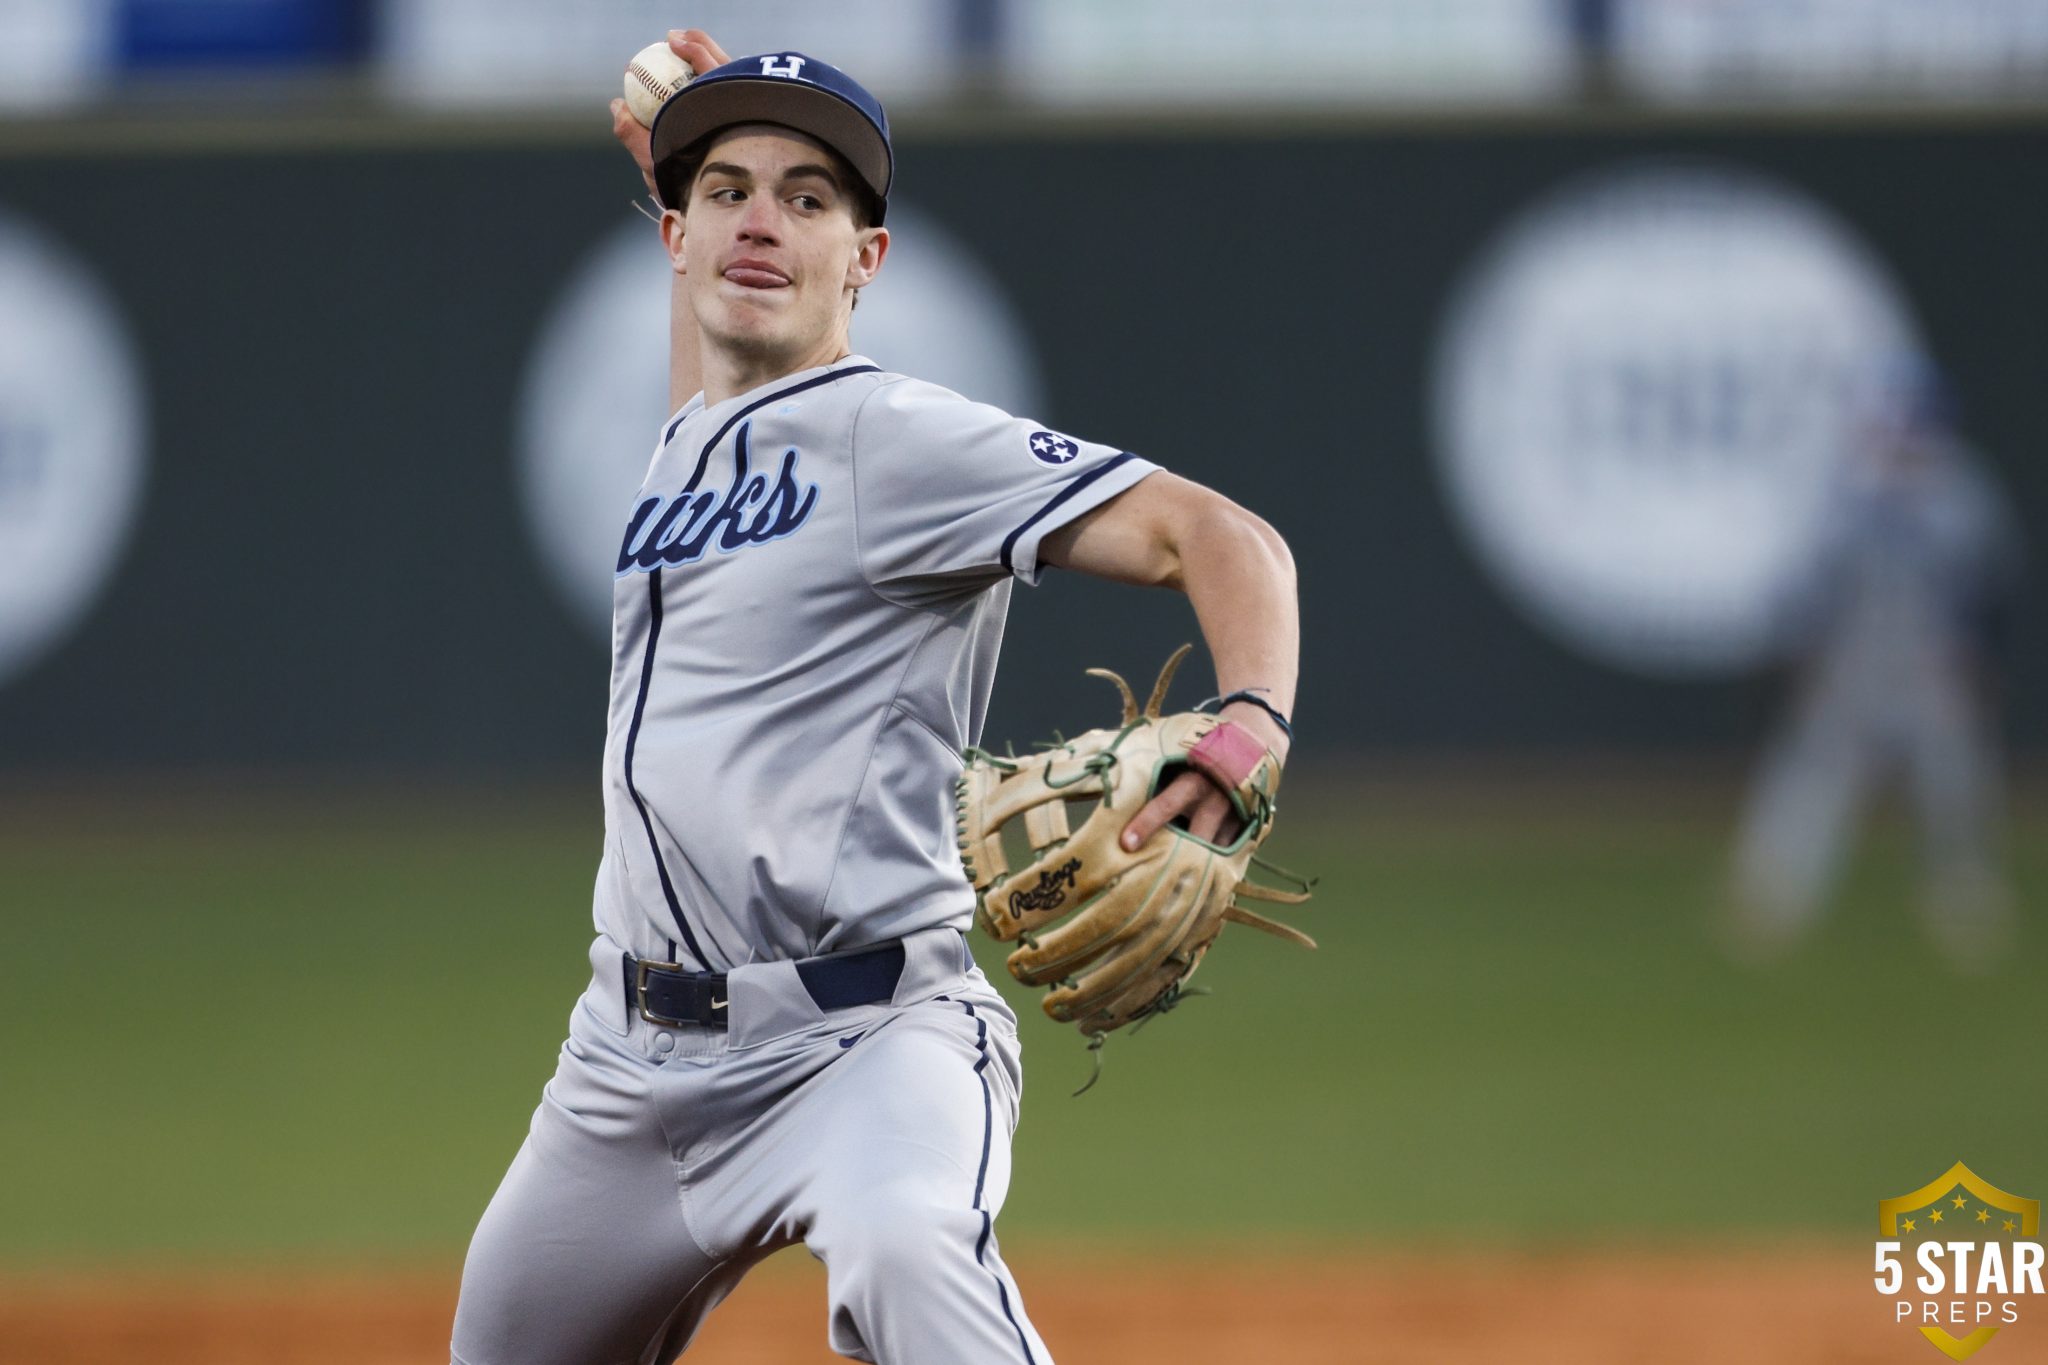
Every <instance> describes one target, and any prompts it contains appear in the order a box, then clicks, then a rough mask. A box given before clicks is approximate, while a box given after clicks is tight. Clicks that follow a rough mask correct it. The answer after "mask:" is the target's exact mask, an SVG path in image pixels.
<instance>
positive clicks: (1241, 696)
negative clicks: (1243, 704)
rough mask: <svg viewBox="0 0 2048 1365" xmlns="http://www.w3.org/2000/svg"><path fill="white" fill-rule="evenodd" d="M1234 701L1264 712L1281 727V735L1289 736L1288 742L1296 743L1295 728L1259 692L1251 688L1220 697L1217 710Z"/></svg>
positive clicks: (1277, 708) (1217, 700)
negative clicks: (1248, 703) (1244, 702)
mask: <svg viewBox="0 0 2048 1365" xmlns="http://www.w3.org/2000/svg"><path fill="white" fill-rule="evenodd" d="M1234 701H1248V702H1250V703H1251V704H1252V705H1253V706H1256V707H1258V708H1259V709H1260V710H1261V711H1264V712H1265V713H1266V714H1267V715H1269V716H1271V717H1272V718H1273V723H1274V724H1275V725H1277V726H1279V727H1280V733H1281V734H1283V735H1285V736H1287V742H1288V743H1289V744H1292V743H1294V726H1293V725H1291V724H1289V723H1288V720H1287V717H1285V716H1283V715H1281V714H1280V708H1279V707H1277V706H1275V705H1273V703H1272V702H1269V701H1267V700H1266V699H1265V698H1264V697H1262V696H1260V695H1259V694H1258V693H1257V692H1254V691H1252V690H1251V689H1250V688H1240V689H1239V690H1238V691H1235V692H1232V693H1231V694H1230V695H1229V696H1227V697H1218V698H1217V699H1216V709H1217V710H1218V711H1221V710H1222V709H1223V708H1224V707H1226V706H1228V705H1230V703H1232V702H1234Z"/></svg>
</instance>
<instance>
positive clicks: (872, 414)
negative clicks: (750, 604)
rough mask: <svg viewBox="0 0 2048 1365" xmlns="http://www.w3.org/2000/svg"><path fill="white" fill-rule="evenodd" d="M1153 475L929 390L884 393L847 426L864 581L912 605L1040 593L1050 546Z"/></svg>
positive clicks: (905, 382)
mask: <svg viewBox="0 0 2048 1365" xmlns="http://www.w3.org/2000/svg"><path fill="white" fill-rule="evenodd" d="M1158 468H1159V467H1158V466H1157V465H1155V464H1153V463H1151V462H1150V461H1148V460H1142V459H1139V458H1138V457H1137V456H1135V455H1133V454H1131V453H1130V452H1128V451H1123V450H1118V449H1117V448H1115V447H1114V446H1105V445H1097V444H1095V443H1093V442H1089V441H1081V440H1077V439H1075V438H1074V437H1071V436H1067V435H1064V434H1062V433H1060V432H1057V431H1054V430H1051V429H1049V428H1047V427H1046V426H1045V425H1044V424H1042V423H1040V422H1036V421H1033V420H1032V419H1030V418H1025V417H1012V416H1011V415H1010V414H1009V413H1007V412H1004V411H1003V410H1002V409H1000V408H993V407H990V406H988V405H987V404H985V403H976V402H972V401H970V400H968V399H965V398H962V397H961V396H960V395H959V394H957V393H954V392H952V391H951V390H949V389H942V388H940V387H938V386H937V385H935V384H926V383H922V382H920V381H917V380H911V379H901V380H895V381H892V382H890V383H887V384H883V385H880V386H879V387H877V388H876V390H875V391H874V392H873V393H872V394H870V395H869V397H868V399H867V401H866V402H865V403H864V404H863V405H862V407H861V410H860V412H859V414H858V415H857V416H856V418H855V419H854V426H853V479H854V505H855V518H856V522H857V526H858V531H857V534H858V537H859V542H860V558H861V569H862V571H863V572H864V573H865V574H866V575H867V578H868V581H869V582H870V583H872V584H874V585H875V587H876V588H877V589H878V590H880V591H882V592H883V593H884V594H885V595H892V596H907V597H916V598H924V597H929V596H933V595H942V594H944V593H946V592H948V591H964V590H971V589H979V588H982V587H986V586H987V585H988V584H990V583H993V582H995V581H997V580H999V579H1001V578H1002V577H1004V576H1005V575H1014V576H1015V577H1017V578H1021V579H1023V580H1024V581H1025V582H1026V583H1036V582H1037V581H1038V576H1039V571H1040V568H1041V566H1040V564H1039V560H1038V547H1039V544H1040V542H1041V541H1043V540H1044V538H1045V537H1046V536H1047V535H1049V534H1050V533H1051V532H1053V531H1056V530H1058V529H1059V528H1060V527H1062V526H1064V525H1066V524H1067V523H1068V522H1070V521H1072V520H1074V518H1076V517H1078V516H1080V515H1082V514H1083V513H1085V512H1088V511H1091V510H1093V509H1094V508H1097V507H1100V506H1101V505H1102V504H1103V503H1105V502H1108V501H1109V500H1110V499H1111V498H1114V497H1115V496H1116V495H1117V494H1119V493H1121V492H1123V491H1124V490H1125V489H1127V488H1129V487H1131V485H1133V484H1135V483H1137V482H1138V481H1139V480H1140V479H1142V478H1144V477H1145V476H1146V475H1147V474H1151V473H1153V472H1155V471H1156V470H1157V469H1158Z"/></svg>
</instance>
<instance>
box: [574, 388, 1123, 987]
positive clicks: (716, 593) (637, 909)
mask: <svg viewBox="0 0 2048 1365" xmlns="http://www.w3.org/2000/svg"><path fill="white" fill-rule="evenodd" d="M1155 468H1156V466H1154V465H1152V464H1150V463H1148V462H1146V461H1144V460H1141V459H1139V458H1137V457H1136V456H1134V455H1131V454H1129V453H1128V452H1123V451H1118V450H1116V449H1113V448H1111V447H1107V446H1100V445H1092V444H1088V443H1086V442H1081V441H1076V440H1074V439H1072V438H1070V437H1067V436H1063V435H1061V434H1059V433H1057V432H1054V431H1050V430H1047V429H1046V428H1045V427H1044V426H1043V425H1042V424H1040V423H1038V422H1034V421H1030V420H1027V419H1023V418H1017V417H1013V416H1011V415H1009V414H1008V413H1005V412H1002V411H1000V410H998V409H996V408H992V407H988V406H986V405H984V404H980V403H974V402H970V401H969V400H967V399H965V398H962V397H961V396H960V395H958V394H956V393H953V392H951V391H949V390H947V389H943V388H940V387H938V386H937V385H933V384H927V383H923V382H921V381H918V380H914V379H909V378H906V377H904V376H902V375H897V374H889V373H885V372H883V371H882V370H881V369H880V368H878V367H877V366H875V365H874V364H873V363H871V362H869V361H867V360H865V359H863V358H862V357H859V356H849V357H847V358H846V359H844V360H841V361H838V362H837V363H835V364H832V365H829V366H825V367H823V368H821V369H815V370H807V371H803V372H801V373H798V374H793V375H790V376H788V377H787V378H785V379H783V380H780V381H778V382H776V383H775V384H773V385H770V386H767V387H766V389H765V390H755V391H753V392H750V393H746V394H742V395H739V396H737V397H735V398H731V399H728V400H727V401H725V402H723V403H719V404H717V405H715V406H713V407H709V408H706V407H704V406H703V405H702V402H701V398H700V399H695V400H692V402H691V403H690V404H689V405H687V406H685V407H684V408H683V410H682V411H681V412H679V413H677V414H676V415H675V417H673V418H672V419H670V421H669V422H668V423H667V424H666V425H665V426H664V427H663V429H662V432H661V438H660V441H659V443H658V445H657V448H656V450H655V454H654V459H653V462H652V464H651V465H650V467H649V469H648V471H647V478H646V480H645V482H644V483H643V484H642V486H641V489H640V491H639V493H638V495H637V496H636V497H635V499H634V502H633V506H632V509H631V514H630V518H629V520H628V522H627V526H626V531H625V535H624V538H623V540H622V542H621V544H620V546H619V554H618V562H617V574H618V581H617V587H616V592H615V595H614V608H613V626H612V683H611V708H610V721H609V727H608V734H607V738H606V743H605V826H606V831H605V833H606V841H605V850H604V858H603V863H602V865H601V867H600V868H599V871H598V878H597V888H596V896H595V906H594V919H595V922H596V927H597V929H598V932H599V933H600V934H602V935H604V936H605V937H607V938H609V939H610V940H612V941H613V942H614V943H616V944H617V945H618V946H620V947H622V948H625V949H627V950H630V951H632V952H633V953H635V954H636V955H638V956H642V957H649V958H662V957H668V958H670V959H671V960H676V961H681V962H683V963H686V964H690V965H693V966H696V967H700V968H703V969H706V970H712V971H722V970H725V969H727V968H730V967H733V966H736V965H739V964H742V963H746V962H752V961H762V960H771V959H780V958H800V957H808V956H813V955H817V954H821V953H830V952H835V951H840V950H844V949H848V948H854V947H859V946H862V945H865V944H869V943H875V942H881V941H884V940H888V939H893V938H898V937H902V936H904V935H907V934H911V933H914V932H916V931H918V930H921V929H928V928H931V927H933V926H937V925H945V924H953V925H956V926H959V927H964V926H965V925H966V924H967V922H968V920H969V918H970V916H971V914H972V911H973V903H974V898H973V895H972V893H971V891H970V890H969V888H968V885H967V882H966V880H965V878H964V877H963V876H962V874H961V870H960V859H959V854H958V850H957V849H956V847H955V844H954V834H953V811H952V778H953V776H954V774H955V773H957V772H958V770H959V766H960V752H961V750H962V748H963V747H965V746H966V745H969V744H973V743H976V742H978V741H979V739H980V736H981V729H982V722H983V720H984V718H985V717H986V715H987V710H988V698H989V690H990V688H991V687H992V686H993V684H994V681H995V669H996V653H997V649H998V646H999V645H1000V644H1001V641H1002V633H1003V620H1004V616H1005V614H1006V613H1007V611H1008V608H1009V601H1010V583H1011V580H1013V579H1018V578H1021V579H1023V580H1024V581H1025V582H1027V583H1035V582H1036V581H1037V580H1038V575H1039V572H1040V565H1039V560H1038V547H1039V543H1040V541H1041V540H1042V538H1043V537H1044V536H1045V535H1046V534H1048V533H1049V532H1051V531H1053V530H1055V529H1057V528H1059V527H1060V526H1062V525H1064V524H1066V523H1067V522H1069V521H1071V520H1073V519H1074V518H1075V517H1078V516H1080V515H1081V514H1083V513H1085V512H1087V511H1089V510H1090V509H1091V508H1094V507H1097V506H1099V505H1101V504H1102V503H1104V502H1106V501H1108V500H1109V499H1111V498H1113V497H1115V496H1116V495H1117V494H1118V493H1121V492H1123V491H1124V490H1125V489H1127V488H1129V487H1131V486H1132V485H1133V484H1135V483H1137V482H1138V481H1139V480H1140V479H1143V478H1144V477H1145V476H1146V475H1147V474H1149V473H1151V472H1153V471H1154V469H1155Z"/></svg>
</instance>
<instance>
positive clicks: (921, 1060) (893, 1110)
mask: <svg viewBox="0 0 2048 1365" xmlns="http://www.w3.org/2000/svg"><path fill="white" fill-rule="evenodd" d="M904 948H905V961H904V968H903V975H902V977H901V978H900V980H899V981H898V983H897V986H896V993H895V996H894V997H893V998H892V999H891V1000H889V1001H887V1002H886V1003H878V1004H873V1005H860V1006H855V1007H853V1008H849V1009H841V1010H833V1011H830V1012H827V1011H824V1010H821V1009H819V1007H818V1006H817V1004H816V1003H815V1002H814V1001H813V1000H812V999H811V997H810V995H809V993H808V992H807V991H805V989H804V987H803V985H802V983H801V981H800V980H799V979H798V977H797V974H796V969H795V966H794V965H793V964H791V963H788V962H768V963H760V964H756V965H752V966H745V967H740V968H737V969H735V970H734V971H733V972H732V973H731V975H730V980H729V991H728V995H727V998H728V1000H729V1001H730V1004H729V1006H728V1009H729V1013H730V1019H731V1023H730V1026H729V1027H728V1028H725V1029H715V1028H704V1027H699V1026H695V1025H684V1026H681V1027H672V1026H667V1025H654V1024H649V1023H647V1022H646V1021H644V1020H642V1019H641V1018H640V1017H639V1016H638V1014H637V1012H635V1013H633V1014H631V1015H629V1014H628V1012H627V1010H626V1007H625V1001H624V997H623V991H622V988H621V985H620V980H619V960H620V949H619V947H618V945H617V944H615V943H613V942H612V941H611V940H610V939H608V938H604V937H600V938H599V939H598V940H597V942H596V943H595V944H593V945H592V949H591V962H592V966H593V969H594V971H593V979H592V982H591V986H590V989H589V990H588V991H586V992H585V993H584V995H583V997H582V998H581V1000H579V1001H578V1002H577V1005H576V1008H575V1010H574V1012H573V1013H572V1015H571V1018H570V1026H569V1039H568V1041H567V1042H566V1043H564V1044H563V1047H562V1053H561V1060H560V1064H559V1066H558V1067H557V1069H556V1072H555V1076H554V1079H553V1080H552V1081H550V1082H549V1083H548V1085H547V1087H546V1089H545V1091H544V1092H543V1093H542V1096H541V1103H540V1107H539V1108H538V1109H537V1110H535V1111H534V1116H533V1126H532V1129H531V1131H530V1132H529V1134H528V1136H527V1138H526V1141H525V1143H524V1145H522V1146H521V1148H520V1149H519V1154H518V1156H517V1157H516V1158H515V1159H514V1160H513V1162H512V1167H511V1169H510V1170H509V1171H508V1172H507V1173H506V1175H505V1179H504V1182H503V1183H502V1184H501V1185H500V1186H499V1187H498V1192H497V1194H496V1195H495V1196H494V1197H493V1198H492V1200H491V1204H490V1207H489V1208H488V1209H487V1210H486V1211H485V1213H484V1216H483V1219H482V1221H481V1222H480V1223H479V1224H478V1226H477V1230H476V1235H475V1237H474V1238H473V1239H472V1240H471V1242H470V1248H469V1258H468V1261H467V1262H466V1263H465V1265H464V1267H463V1274H462V1297H461V1301H460V1303H459V1305H458V1306H457V1308H456V1313H455V1330H454V1340H453V1344H452V1346H451V1354H452V1358H453V1360H454V1362H455V1365H613V1363H614V1362H617V1365H655V1363H656V1362H664V1361H669V1360H673V1359H674V1358H675V1357H676V1356H678V1355H680V1354H681V1353H682V1351H683V1350H684V1348H686V1347H687V1346H688V1345H689V1344H690V1339H691V1337H693V1336H694V1335H695V1334H696V1332H697V1329H698V1327H699V1326H700V1325H702V1323H703V1322H704V1319H705V1317H706V1315H708V1314H709V1313H710V1312H711V1310H712V1309H713V1308H714V1307H716V1306H717V1305H718V1303H719V1302H720V1300H722V1299H723V1298H724V1297H725V1296H726V1295H727V1294H729V1293H731V1292H732V1290H733V1288H734V1286H736V1285H737V1284H738V1283H739V1281H740V1278H741V1277H742V1276H743V1275H745V1274H746V1272H747V1271H748V1270H749V1269H750V1268H751V1267H752V1266H753V1265H755V1264H756V1263H758V1262H759V1261H761V1260H762V1259H764V1258H765V1257H767V1256H768V1255H769V1254H771V1253H773V1252H775V1251H778V1250H780V1249H782V1248H784V1247H788V1246H793V1245H795V1244H796V1243H798V1242H802V1243H804V1244H805V1245H806V1246H808V1247H809V1248H810V1250H811V1252H812V1254H813V1255H815V1256H817V1257H818V1258H819V1259H820V1260H822V1261H823V1262H824V1263H825V1268H826V1275H827V1283H828V1289H827V1296H828V1299H829V1306H830V1322H829V1329H828V1331H829V1340H830V1343H831V1346H832V1349H833V1350H835V1351H837V1352H838V1353H839V1354H841V1355H844V1356H849V1357H851V1358H853V1359H855V1360H865V1361H878V1362H883V1363H884V1365H924V1363H925V1362H932V1363H934V1365H936V1363H937V1362H944V1363H945V1365H962V1363H963V1362H976V1365H982V1363H983V1362H1012V1361H1016V1362H1028V1363H1030V1365H1049V1362H1050V1356H1049V1355H1048V1354H1047V1352H1046V1349H1045V1346H1044V1343H1043V1342H1041V1341H1040V1340H1039V1337H1038V1334H1037V1332H1036V1331H1035V1330H1033V1328H1032V1326H1031V1324H1030V1322H1029V1320H1028V1319H1027V1318H1026V1317H1025V1316H1024V1307H1023V1303H1022V1301H1021V1299H1020V1297H1019V1295H1018V1292H1017V1285H1016V1282H1015V1281H1014V1280H1013V1279H1012V1278H1011V1276H1010V1272H1009V1270H1008V1269H1007V1268H1005V1266H1004V1265H1003V1262H1002V1257H1001V1256H1000V1255H999V1254H998V1251H997V1248H996V1241H995V1232H994V1220H995V1217H996V1214H997V1213H998V1212H999V1211H1000V1210H1001V1208H1002V1204H1003V1197H1004V1195H1005V1194H1006V1193H1007V1191H1008V1187H1009V1180H1010V1135H1011V1132H1012V1130H1013V1129H1014V1128H1015V1126H1016V1121H1017V1105H1018V1099H1019V1094H1020V1085H1021V1077H1022V1073H1021V1070H1020V1067H1019V1060H1018V1048H1017V1034H1016V1018H1015V1016H1014V1015H1012V1014H1011V1012H1010V1010H1009V1009H1008V1007H1007V1006H1005V1005H1004V1004H1003V1002H1002V999H1001V998H1000V997H999V996H997V995H996V993H995V992H994V990H992V989H991V988H990V986H989V984H988V981H987V979H986V978H984V977H983V976H982V974H981V973H980V972H979V971H978V970H977V969H975V967H974V966H973V963H972V960H971V959H970V958H968V956H967V953H966V950H965V947H964V945H963V941H962V939H961V937H960V935H959V933H958V932H957V931H955V930H952V929H934V930H928V931H926V932H923V933H919V934H914V935H912V936H911V937H909V938H907V939H905V940H904Z"/></svg>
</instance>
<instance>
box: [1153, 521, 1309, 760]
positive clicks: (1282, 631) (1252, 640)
mask: <svg viewBox="0 0 2048 1365" xmlns="http://www.w3.org/2000/svg"><path fill="white" fill-rule="evenodd" d="M1175 549H1176V551H1177V557H1178V559H1179V574H1178V579H1179V583H1178V586H1179V587H1180V588H1181V589H1182V590H1183V591H1184V592H1186V593H1187V595H1188V600H1189V602H1190V603H1192V604H1193V606H1194V609H1195V618H1196V620H1198V621H1199V622H1200V623H1201V627H1202V638H1203V640H1204V641H1205V642H1206V643H1207V644H1208V646H1209V655H1210V658H1211V659H1212V660H1213V661H1214V662H1215V665H1216V683H1217V686H1218V687H1220V688H1221V689H1222V692H1223V695H1225V696H1228V695H1229V694H1230V693H1232V692H1237V691H1243V690H1252V691H1256V692H1257V693H1258V695H1259V696H1260V697H1262V698H1264V699H1265V701H1266V702H1267V703H1269V704H1270V705H1271V706H1272V707H1273V708H1274V709H1275V710H1277V711H1279V712H1280V713H1281V714H1282V715H1285V716H1289V717H1291V716H1292V715H1293V714H1294V689H1295V682H1296V679H1297V676H1298V674H1299V672H1300V658H1301V613H1300V608H1299V604H1298V603H1297V601H1296V595H1295V583H1294V556H1293V555H1292V554H1290V553H1289V552H1288V549H1287V542H1286V541H1284V540H1282V539H1281V538H1280V534H1279V532H1277V531H1275V530H1274V529H1273V528H1272V527H1270V526H1268V525H1267V524H1266V523H1265V522H1263V521H1261V520H1259V518H1257V517H1255V516H1253V515H1252V514H1250V513H1249V512H1246V511H1244V510H1243V509H1242V508H1239V507H1237V506H1235V505H1234V504H1228V503H1226V504H1224V505H1223V506H1222V507H1219V508H1216V509H1213V510H1211V511H1209V512H1207V513H1206V514H1204V515H1203V516H1201V517H1199V518H1197V519H1195V520H1194V521H1193V522H1192V523H1191V524H1190V525H1188V526H1187V527H1186V528H1185V529H1184V531H1183V532H1182V534H1181V535H1180V536H1179V537H1177V542H1176V546H1175ZM1229 714H1230V718H1231V719H1232V720H1233V721H1237V722H1239V723H1240V724H1243V725H1244V726H1245V727H1246V728H1248V729H1250V730H1251V731H1252V732H1253V733H1254V734H1256V735H1257V736H1258V737H1259V738H1260V739H1262V740H1264V741H1265V742H1266V744H1267V747H1269V748H1271V749H1273V750H1274V751H1275V752H1276V753H1279V754H1281V755H1283V756H1284V755H1285V754H1286V751H1287V747H1288V737H1287V736H1286V735H1285V734H1284V733H1283V732H1282V731H1281V730H1280V727H1279V726H1278V725H1277V724H1275V723H1273V721H1272V720H1271V719H1270V718H1269V717H1268V716H1267V715H1266V714H1265V712H1263V711H1262V710H1260V709H1259V708H1258V707H1255V706H1251V705H1249V704H1247V703H1238V704H1237V705H1235V706H1232V707H1231V708H1229Z"/></svg>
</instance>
